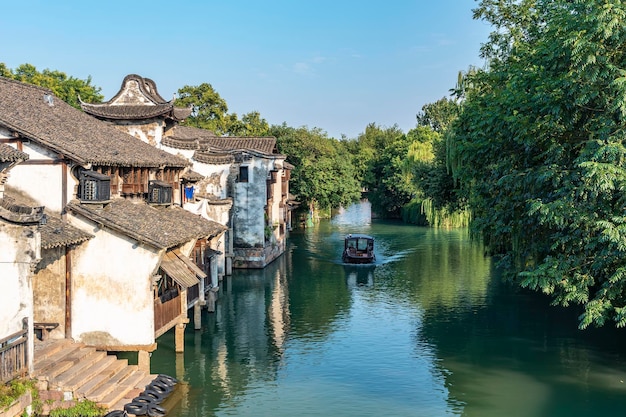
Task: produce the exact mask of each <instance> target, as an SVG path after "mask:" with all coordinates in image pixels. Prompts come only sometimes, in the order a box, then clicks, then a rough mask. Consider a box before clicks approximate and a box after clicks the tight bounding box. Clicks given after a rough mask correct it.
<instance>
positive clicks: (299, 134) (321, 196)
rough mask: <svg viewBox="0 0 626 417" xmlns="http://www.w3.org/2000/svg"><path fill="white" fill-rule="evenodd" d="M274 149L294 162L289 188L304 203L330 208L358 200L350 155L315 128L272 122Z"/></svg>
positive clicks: (358, 189) (358, 190)
mask: <svg viewBox="0 0 626 417" xmlns="http://www.w3.org/2000/svg"><path fill="white" fill-rule="evenodd" d="M270 133H271V134H272V135H273V136H275V137H276V140H277V146H278V150H279V151H280V152H281V153H283V154H285V155H287V160H288V161H290V162H291V163H292V164H293V165H294V170H293V172H292V176H291V181H290V189H291V190H292V192H293V193H294V194H295V195H297V196H298V198H299V199H300V201H301V202H302V203H303V204H304V205H305V206H306V207H309V206H313V207H314V208H316V209H322V210H324V209H330V208H337V207H340V206H346V205H349V204H351V203H354V202H356V201H358V199H359V198H360V196H361V191H360V183H359V181H358V179H357V178H356V172H355V170H354V167H353V166H352V164H351V158H350V155H349V154H348V153H347V151H346V149H345V148H344V147H343V146H342V145H341V144H340V143H339V141H337V140H336V139H331V138H329V137H328V136H327V134H326V133H325V132H324V131H322V130H321V129H319V128H313V129H308V128H307V127H300V128H293V127H289V126H287V125H286V124H284V123H283V124H282V125H274V126H272V128H271V129H270Z"/></svg>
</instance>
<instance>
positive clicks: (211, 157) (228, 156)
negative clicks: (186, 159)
mask: <svg viewBox="0 0 626 417" xmlns="http://www.w3.org/2000/svg"><path fill="white" fill-rule="evenodd" d="M193 160H194V161H198V162H202V163H204V164H211V165H228V164H232V163H233V162H235V156H234V155H233V154H232V153H228V152H211V151H195V152H194V154H193Z"/></svg>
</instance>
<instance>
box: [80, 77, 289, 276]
mask: <svg viewBox="0 0 626 417" xmlns="http://www.w3.org/2000/svg"><path fill="white" fill-rule="evenodd" d="M81 106H82V108H83V110H84V111H85V112H86V113H88V114H91V115H92V116H94V117H96V118H98V119H100V120H103V121H106V122H108V123H112V124H115V125H116V126H118V128H121V129H123V130H124V131H126V132H128V133H129V134H132V135H134V136H135V137H137V138H140V139H141V140H143V141H144V142H146V143H149V144H151V145H154V146H155V147H156V148H158V149H163V150H166V151H167V152H170V153H172V154H176V155H181V156H184V157H186V158H187V159H188V160H189V161H190V162H191V164H192V167H191V170H189V171H187V172H186V173H185V174H183V176H182V181H181V184H182V189H183V190H182V192H183V199H184V208H185V209H187V210H189V211H192V212H194V213H197V214H200V215H201V216H203V217H205V218H207V219H211V220H214V221H217V222H219V223H220V224H223V225H226V226H227V227H228V228H229V230H228V234H227V236H226V241H225V246H224V248H225V254H224V256H225V270H224V271H220V273H224V274H229V273H230V269H231V267H235V268H263V267H265V266H266V265H267V264H269V263H270V262H272V261H273V260H274V259H276V257H278V256H280V254H282V253H283V252H284V251H285V243H286V236H287V231H288V230H289V229H290V227H291V210H290V207H291V206H290V204H291V202H290V201H289V178H290V174H291V169H292V168H293V167H292V166H291V165H290V164H289V163H287V162H286V161H285V159H286V157H285V155H281V154H279V153H278V152H277V149H276V138H274V137H232V136H227V137H219V136H216V135H215V134H214V133H213V132H211V131H208V130H205V129H198V128H191V127H186V126H180V125H178V123H179V122H180V121H182V120H183V119H184V118H185V117H187V116H189V115H190V112H191V110H190V109H184V108H176V107H174V105H173V100H172V101H166V100H165V99H163V98H162V97H161V96H160V95H159V94H158V92H157V89H156V85H155V83H154V81H152V80H150V79H147V78H143V77H141V76H138V75H134V74H131V75H128V76H126V77H125V78H124V81H123V82H122V86H121V89H120V91H119V92H118V93H117V94H116V95H115V96H114V97H113V98H112V99H111V100H109V101H108V102H106V103H99V104H89V103H81Z"/></svg>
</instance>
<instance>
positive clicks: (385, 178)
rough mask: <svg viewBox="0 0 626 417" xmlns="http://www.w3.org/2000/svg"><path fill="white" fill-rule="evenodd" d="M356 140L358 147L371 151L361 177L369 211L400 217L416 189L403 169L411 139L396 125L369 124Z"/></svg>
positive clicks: (409, 174)
mask: <svg viewBox="0 0 626 417" xmlns="http://www.w3.org/2000/svg"><path fill="white" fill-rule="evenodd" d="M358 140H359V142H360V144H361V146H362V147H364V148H370V149H372V151H373V152H372V153H373V157H372V158H371V159H370V160H369V163H368V167H367V171H366V172H365V177H364V185H365V186H366V188H367V189H368V190H369V194H368V198H369V201H370V202H371V204H372V210H373V211H375V212H376V213H377V214H378V215H379V216H381V217H387V218H400V217H401V211H402V207H404V206H405V205H406V204H408V203H409V201H411V199H412V198H413V196H414V194H415V192H416V188H415V186H414V183H413V181H412V176H411V173H410V172H409V171H407V169H406V161H407V158H408V155H409V147H410V145H411V143H412V141H411V139H410V138H408V137H407V136H406V135H405V134H404V133H402V131H401V130H400V129H399V128H398V127H397V126H393V127H391V128H381V127H378V126H376V125H374V124H370V125H368V126H367V128H366V129H365V132H364V133H363V134H361V135H360V136H359V139H358Z"/></svg>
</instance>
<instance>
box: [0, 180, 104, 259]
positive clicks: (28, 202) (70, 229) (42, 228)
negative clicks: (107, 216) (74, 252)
mask: <svg viewBox="0 0 626 417" xmlns="http://www.w3.org/2000/svg"><path fill="white" fill-rule="evenodd" d="M4 198H5V199H6V202H5V203H9V204H17V205H21V206H35V205H36V204H37V203H35V201H34V200H33V199H32V198H31V197H30V196H28V195H27V194H25V193H24V192H23V191H18V190H16V189H14V188H13V187H10V186H7V189H6V190H5V193H4ZM44 215H45V216H46V221H45V224H42V223H43V222H40V223H39V227H38V230H39V232H40V233H41V248H42V249H53V248H56V247H65V246H73V245H78V244H80V243H82V242H84V241H87V240H89V239H91V238H93V237H94V236H93V235H92V234H90V233H88V232H84V231H82V230H80V229H79V228H77V227H75V226H72V225H71V224H69V223H68V222H66V221H65V220H63V219H61V215H60V213H57V212H52V211H50V210H48V209H44Z"/></svg>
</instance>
